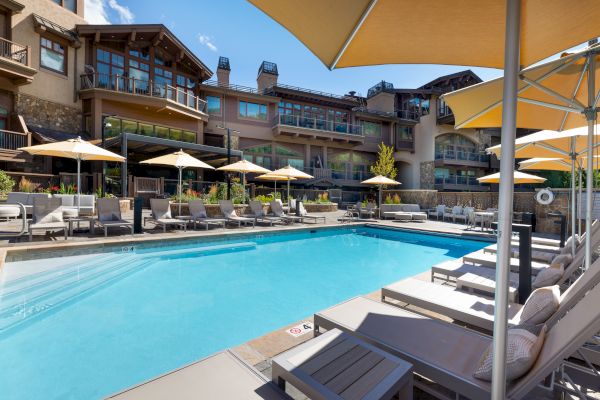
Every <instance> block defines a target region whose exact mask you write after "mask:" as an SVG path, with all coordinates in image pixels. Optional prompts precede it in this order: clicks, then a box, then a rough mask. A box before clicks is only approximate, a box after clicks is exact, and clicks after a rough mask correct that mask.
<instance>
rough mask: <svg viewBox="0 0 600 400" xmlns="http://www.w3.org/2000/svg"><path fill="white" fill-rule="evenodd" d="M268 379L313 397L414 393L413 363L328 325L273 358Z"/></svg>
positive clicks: (408, 395) (406, 395) (407, 396)
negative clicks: (311, 336)
mask: <svg viewBox="0 0 600 400" xmlns="http://www.w3.org/2000/svg"><path fill="white" fill-rule="evenodd" d="M272 367H273V372H272V380H273V382H275V383H277V384H278V385H279V387H281V388H282V389H283V390H285V384H286V382H289V383H290V384H292V385H293V386H294V387H296V388H297V389H298V390H300V391H301V392H302V393H304V394H305V395H306V396H307V397H309V398H310V399H312V400H317V399H391V398H392V397H394V396H395V395H397V394H399V396H400V397H399V398H400V399H412V398H413V376H412V370H413V367H412V364H410V363H407V362H406V361H403V360H401V359H400V358H398V357H395V356H392V355H391V354H388V353H386V352H384V351H382V350H380V349H378V348H376V347H374V346H372V345H370V344H368V343H365V342H363V341H361V340H359V339H356V338H354V337H352V336H351V335H349V334H347V333H344V332H342V331H340V330H339V329H332V330H330V331H327V332H326V333H324V334H322V335H320V336H318V337H316V338H314V339H312V340H309V341H308V342H305V343H303V344H301V345H299V346H297V347H295V348H293V349H291V350H288V351H286V352H285V353H282V354H280V355H278V356H277V357H275V358H274V359H273V364H272Z"/></svg>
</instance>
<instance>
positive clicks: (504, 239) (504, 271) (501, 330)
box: [492, 0, 521, 400]
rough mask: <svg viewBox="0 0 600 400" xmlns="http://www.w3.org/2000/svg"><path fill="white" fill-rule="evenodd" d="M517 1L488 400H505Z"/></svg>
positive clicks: (508, 46) (507, 47)
mask: <svg viewBox="0 0 600 400" xmlns="http://www.w3.org/2000/svg"><path fill="white" fill-rule="evenodd" d="M520 28H521V1H520V0H507V1H506V26H505V36H504V88H503V108H502V133H501V138H500V141H501V144H502V158H501V159H500V193H499V199H498V250H497V252H498V254H497V261H496V296H495V305H494V337H493V355H494V360H493V365H492V399H493V400H504V399H505V397H506V342H507V331H508V278H509V265H510V264H509V263H510V247H511V243H510V239H511V235H512V232H511V225H512V211H513V210H512V208H513V191H514V175H513V171H514V163H515V137H516V121H517V85H518V75H519V47H520V46H519V45H520Z"/></svg>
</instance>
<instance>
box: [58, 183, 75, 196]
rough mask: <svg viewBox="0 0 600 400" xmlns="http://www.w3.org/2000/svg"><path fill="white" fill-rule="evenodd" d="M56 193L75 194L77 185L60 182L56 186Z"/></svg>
mask: <svg viewBox="0 0 600 400" xmlns="http://www.w3.org/2000/svg"><path fill="white" fill-rule="evenodd" d="M56 193H58V194H76V193H77V186H76V185H73V184H70V185H65V184H64V183H61V184H60V186H59V187H58V190H57V191H56Z"/></svg>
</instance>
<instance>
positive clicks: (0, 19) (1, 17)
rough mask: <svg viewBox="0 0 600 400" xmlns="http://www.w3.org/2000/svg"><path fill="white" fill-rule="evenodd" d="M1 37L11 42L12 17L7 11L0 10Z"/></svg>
mask: <svg viewBox="0 0 600 400" xmlns="http://www.w3.org/2000/svg"><path fill="white" fill-rule="evenodd" d="M0 37H1V38H3V39H8V40H10V15H9V14H8V13H7V11H6V10H0Z"/></svg>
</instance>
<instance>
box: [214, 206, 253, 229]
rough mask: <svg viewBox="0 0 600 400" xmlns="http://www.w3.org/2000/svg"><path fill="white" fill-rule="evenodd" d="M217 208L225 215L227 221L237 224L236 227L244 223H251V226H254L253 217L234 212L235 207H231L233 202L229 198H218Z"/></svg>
mask: <svg viewBox="0 0 600 400" xmlns="http://www.w3.org/2000/svg"><path fill="white" fill-rule="evenodd" d="M219 208H220V209H221V213H222V214H223V216H224V217H225V220H226V221H227V222H230V223H233V224H237V226H238V228H239V227H241V226H242V224H244V225H248V224H252V227H255V226H256V221H255V220H254V218H248V217H239V216H238V215H237V214H236V213H235V208H234V207H233V202H232V201H231V200H219Z"/></svg>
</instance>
